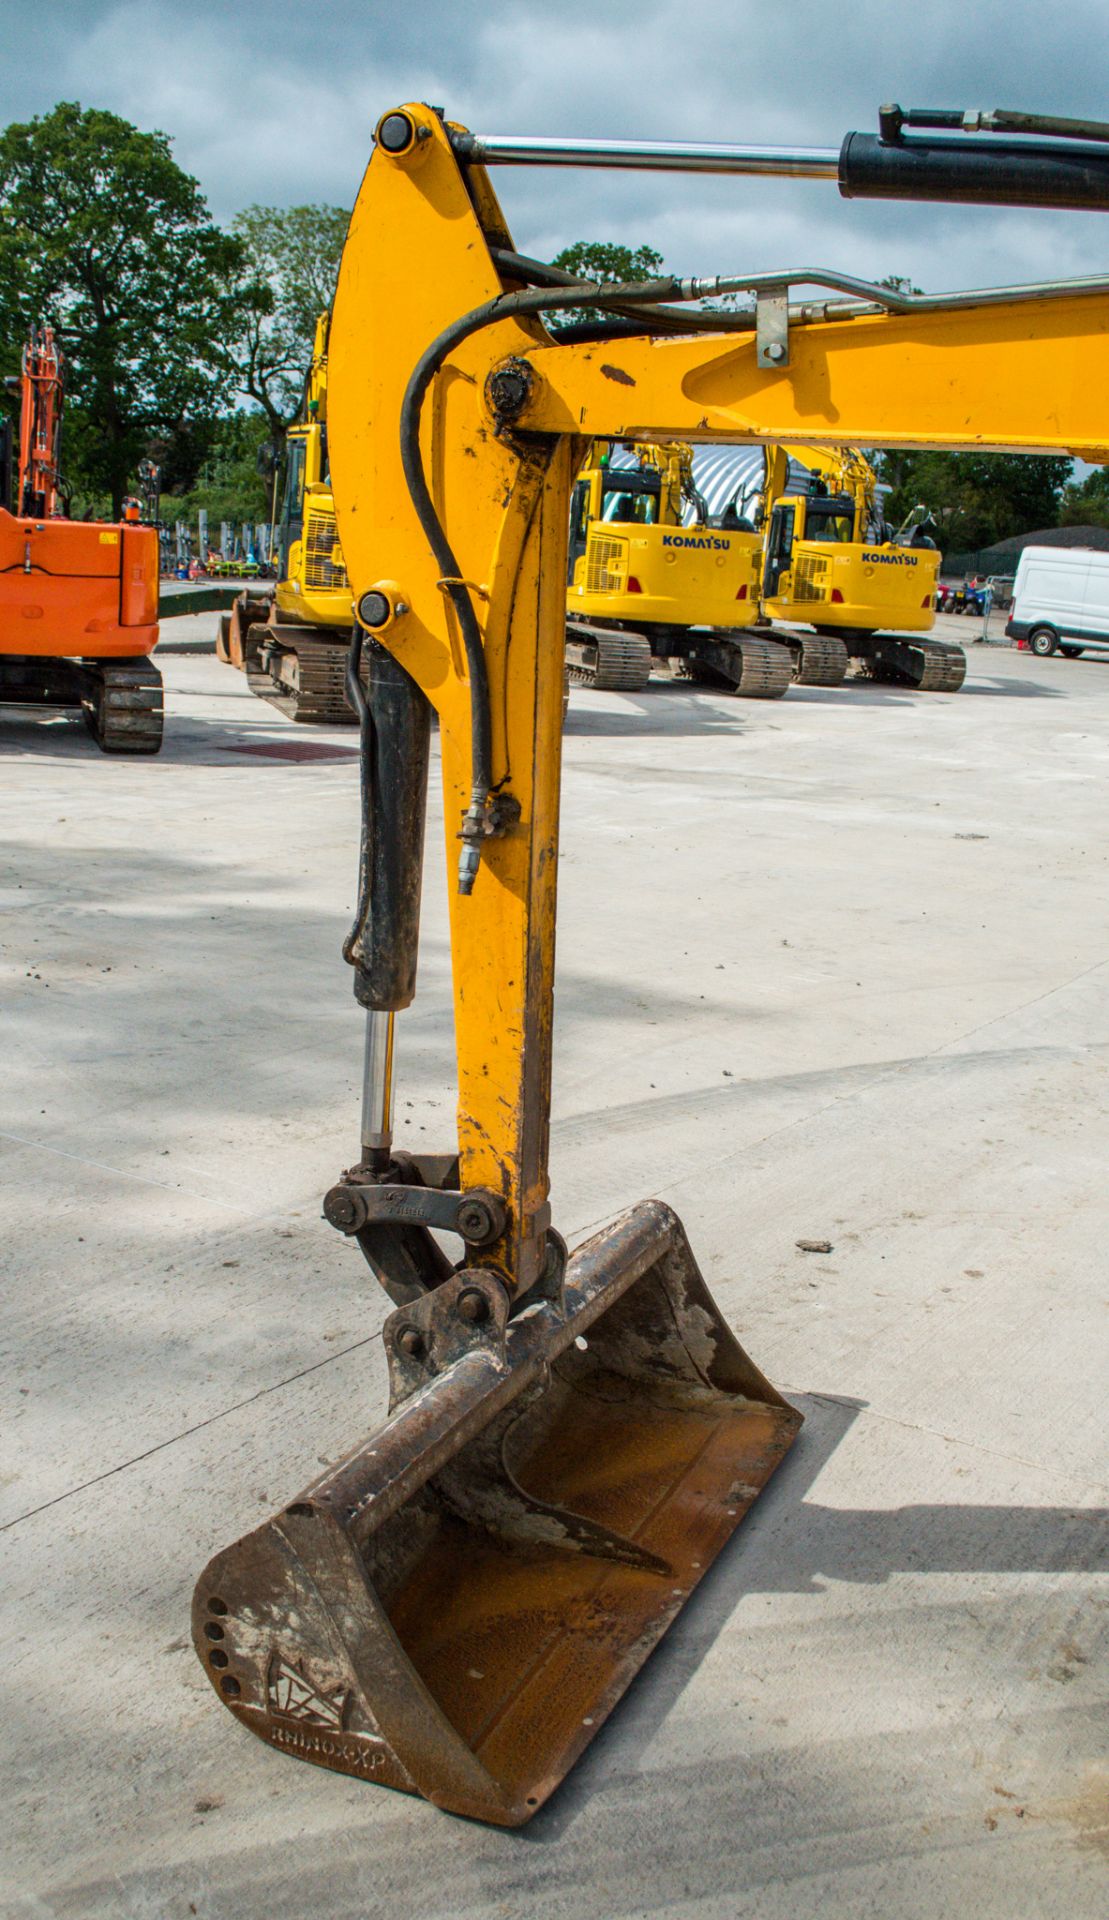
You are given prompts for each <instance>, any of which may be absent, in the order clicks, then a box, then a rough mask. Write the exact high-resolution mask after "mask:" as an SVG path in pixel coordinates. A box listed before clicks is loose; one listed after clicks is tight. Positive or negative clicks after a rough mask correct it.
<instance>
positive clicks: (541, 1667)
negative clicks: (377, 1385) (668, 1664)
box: [193, 1202, 800, 1826]
mask: <svg viewBox="0 0 1109 1920" xmlns="http://www.w3.org/2000/svg"><path fill="white" fill-rule="evenodd" d="M560 1298H561V1300H562V1301H563V1302H564V1305H560V1304H559V1302H560ZM385 1337H386V1344H387V1347H388V1349H389V1359H390V1368H391V1378H392V1389H393V1391H392V1400H391V1407H390V1413H389V1417H388V1419H387V1420H386V1422H385V1425H384V1426H383V1427H382V1428H381V1429H380V1430H379V1431H378V1432H377V1433H376V1434H375V1435H373V1436H372V1437H371V1438H370V1439H369V1440H368V1441H366V1442H365V1443H364V1444H363V1445H362V1446H361V1447H359V1448H358V1449H356V1451H355V1452H353V1453H351V1454H350V1455H349V1456H348V1457H347V1458H346V1459H345V1460H343V1461H342V1462H340V1463H339V1464H338V1465H337V1466H336V1467H335V1468H333V1469H331V1470H330V1471H329V1472H328V1473H327V1474H326V1475H324V1476H323V1477H322V1478H321V1479H320V1480H318V1481H316V1482H315V1483H314V1485H312V1486H311V1487H309V1488H308V1489H307V1491H306V1492H305V1493H303V1494H302V1495H300V1497H299V1498H298V1499H297V1500H295V1501H293V1502H292V1504H291V1505H290V1506H288V1507H287V1508H285V1509H284V1511H283V1512H282V1513H280V1514H277V1515H275V1516H274V1517H273V1518H272V1519H271V1520H270V1521H268V1522H267V1523H266V1524H265V1525H264V1526H262V1527H260V1528H258V1529H257V1530H256V1531H255V1532H254V1533H252V1534H248V1535H247V1536H246V1537H245V1538H244V1539H242V1540H240V1541H239V1542H238V1544H237V1545H236V1546H233V1547H231V1548H229V1549H228V1550H227V1551H226V1552H225V1553H222V1554H219V1555H218V1556H217V1557H216V1559H215V1560H213V1561H212V1563H211V1565H210V1566H209V1567H208V1568H207V1570H206V1571H205V1573H204V1575H203V1577H202V1579H201V1581H200V1583H199V1585H198V1587H197V1592H196V1598H195V1603H194V1616H193V1632H194V1640H195V1643H196V1647H197V1651H198V1653H199V1655H200V1657H201V1659H202V1661H203V1663H204V1665H205V1668H206V1670H207V1672H208V1674H209V1678H210V1679H211V1681H212V1684H213V1685H214V1687H215V1688H216V1690H217V1692H218V1693H219V1694H220V1696H221V1698H222V1699H223V1700H224V1701H225V1703H226V1704H227V1706H228V1707H229V1708H230V1709H231V1710H232V1712H234V1713H235V1715H236V1716H237V1717H238V1718H239V1719H241V1720H242V1721H243V1723H244V1724H245V1725H247V1726H249V1727H250V1728H251V1730H252V1731H253V1732H255V1733H257V1734H258V1735H259V1736H260V1737H261V1738H262V1739H264V1740H266V1741H268V1742H269V1743H270V1744H271V1745H273V1746H276V1747H278V1748H279V1749H280V1750H281V1751H283V1752H286V1753H290V1754H293V1755H295V1756H296V1757H298V1758H300V1759H305V1760H311V1761H313V1762H314V1763H315V1764H317V1765H319V1766H324V1767H331V1768H334V1769H336V1770H337V1771H340V1772H344V1773H349V1774H352V1775H354V1776H355V1777H357V1778H361V1779H368V1780H374V1781H377V1782H379V1783H381V1784H383V1785H386V1786H393V1787H399V1788H401V1789H403V1790H404V1791H406V1792H411V1793H420V1794H423V1795H424V1796H425V1797H426V1798H428V1799H429V1800H432V1801H434V1802H435V1803H436V1804H437V1805H439V1806H443V1807H447V1808H450V1809H452V1810H453V1811H455V1812H458V1813H463V1814H469V1815H471V1816H473V1817H474V1818H477V1819H482V1820H488V1821H492V1822H495V1823H497V1824H499V1825H507V1826H515V1825H519V1824H521V1823H522V1822H523V1821H525V1820H527V1819H529V1818H530V1817H531V1815H532V1813H534V1811H535V1810H536V1808H537V1807H538V1806H540V1805H541V1804H542V1802H543V1801H544V1800H545V1799H546V1798H547V1796H548V1795H549V1794H550V1793H551V1792H552V1791H553V1790H554V1788H555V1787H556V1786H557V1784H558V1782H559V1781H560V1780H561V1779H562V1777H563V1776H564V1774H565V1773H566V1772H567V1771H568V1769H569V1768H570V1767H571V1766H572V1765H573V1762H574V1761H575V1759H576V1758H577V1756H578V1754H579V1753H580V1752H581V1751H582V1749H583V1748H584V1747H585V1746H586V1745H587V1743H588V1741H589V1740H590V1738H591V1737H592V1734H593V1732H594V1731H595V1730H596V1728H597V1727H598V1726H599V1725H600V1724H601V1723H602V1721H603V1720H604V1719H605V1718H606V1717H607V1715H608V1713H609V1712H610V1711H611V1709H612V1707H613V1706H614V1705H615V1703H616V1701H617V1700H618V1699H619V1697H620V1695H621V1694H622V1692H623V1691H624V1689H625V1687H626V1686H627V1685H628V1683H629V1681H630V1680H631V1678H632V1676H633V1675H634V1674H635V1673H636V1671H637V1670H638V1669H639V1667H640V1666H641V1665H642V1664H643V1662H644V1660H645V1659H646V1658H647V1655H648V1654H649V1652H650V1651H651V1649H652V1647H653V1646H654V1645H655V1644H656V1643H657V1641H658V1640H659V1639H660V1638H661V1636H662V1634H663V1633H664V1632H665V1630H666V1628H667V1626H668V1625H669V1623H670V1621H671V1620H672V1619H673V1617H674V1615H675V1614H676V1613H677V1612H678V1611H679V1609H680V1608H681V1606H682V1604H683V1602H684V1601H685V1599H686V1598H687V1597H688V1595H689V1593H690V1592H691V1591H692V1589H693V1587H695V1586H696V1584H697V1582H698V1580H699V1579H700V1578H701V1575H702V1573H703V1572H704V1571H705V1569H706V1568H707V1567H708V1566H709V1565H710V1564H711V1563H712V1561H713V1560H714V1559H715V1557H716V1555H717V1554H718V1553H719V1551H720V1549H721V1548H722V1547H723V1546H724V1544H725V1542H726V1541H727V1540H728V1539H729V1538H730V1536H731V1534H732V1533H733V1532H734V1531H735V1529H736V1527H737V1526H738V1525H739V1523H740V1520H741V1519H742V1517H743V1514H744V1513H745V1512H746V1510H747V1508H748V1506H749V1505H750V1504H751V1502H752V1501H753V1500H754V1499H755V1498H756V1497H757V1495H758V1493H759V1492H760V1491H761V1489H762V1487H763V1486H764V1485H765V1483H766V1481H767V1480H768V1479H769V1477H770V1475H771V1474H772V1473H773V1471H774V1468H775V1467H776V1466H777V1465H778V1463H779V1461H780V1460H781V1458H782V1456H783V1455H784V1454H785V1453H786V1452H787V1450H788V1448H789V1446H790V1445H791V1443H792V1441H793V1438H794V1436H795V1434H796V1432H797V1429H798V1427H799V1426H800V1415H799V1414H797V1413H796V1412H795V1411H794V1409H793V1408H791V1407H790V1406H788V1405H787V1404H786V1402H785V1401H783V1400H782V1398H781V1397H780V1395H779V1394H777V1393H776V1392H775V1391H774V1389H773V1388H772V1387H771V1386H770V1385H769V1384H768V1383H767V1381H766V1380H765V1379H764V1378H763V1376H762V1375H761V1374H760V1373H759V1371H758V1369H757V1368H755V1367H754V1366H753V1365H752V1364H751V1362H750V1360H749V1359H748V1358H747V1356H746V1354H745V1353H744V1352H743V1349H742V1348H741V1347H740V1346H739V1345H738V1343H737V1342H736V1340H735V1339H734V1337H733V1336H732V1334H731V1333H730V1331H729V1330H728V1328H727V1326H726V1325H725V1323H724V1322H723V1320H722V1319H721V1317H720V1315H719V1313H718V1311H717V1309H716V1307H715V1306H714V1304H713V1301H712V1298H711V1295H710V1294H709V1292H708V1290H707V1288H706V1287H705V1284H704V1281H703V1280H702V1278H701V1275H700V1273H699V1272H698V1269H697V1267H696V1264H695V1262H694V1260H693V1257H692V1254H691V1253H690V1250H689V1246H688V1243H687V1241H686V1238H685V1234H684V1232H683V1230H682V1227H681V1224H680V1222H679V1221H678V1220H677V1218H676V1217H675V1215H674V1214H673V1213H671V1211H670V1210H669V1208H667V1207H664V1206H662V1205H660V1204H659V1203H657V1202H647V1203H645V1204H644V1205H642V1206H640V1207H637V1208H636V1209H634V1210H633V1211H632V1212H631V1213H629V1214H626V1215H625V1216H624V1217H623V1218H622V1219H621V1220H618V1221H617V1222H616V1223H615V1224H614V1226H612V1227H611V1228H609V1229H607V1230H606V1231H605V1232H604V1233H601V1234H598V1235H596V1236H595V1237H594V1238H593V1239H592V1240H590V1241H588V1242H587V1243H586V1245H585V1246H584V1247H581V1248H580V1249H579V1250H578V1252H577V1253H576V1254H574V1255H573V1256H572V1258H571V1259H570V1261H569V1263H568V1266H567V1269H566V1273H565V1279H564V1286H563V1289H562V1292H561V1296H560V1295H559V1292H558V1289H553V1290H552V1297H551V1298H549V1299H543V1298H539V1299H538V1300H537V1301H536V1302H535V1303H534V1304H533V1305H531V1306H530V1307H529V1308H528V1310H527V1311H526V1312H522V1313H520V1314H518V1315H517V1317H516V1318H515V1319H511V1320H510V1319H509V1318H508V1313H507V1297H506V1295H505V1293H504V1289H503V1288H502V1287H501V1285H500V1282H499V1281H498V1280H497V1279H496V1278H495V1277H494V1276H493V1275H491V1274H490V1273H488V1272H485V1271H470V1272H462V1273H459V1274H456V1275H455V1276H453V1278H452V1279H451V1280H450V1281H448V1282H446V1283H445V1284H444V1285H443V1286H442V1287H440V1288H437V1289H436V1290H435V1292H434V1293H432V1294H429V1295H427V1296H426V1297H425V1298H424V1299H423V1300H420V1301H418V1302H416V1303H414V1305H413V1306H411V1307H404V1308H400V1309H398V1311H397V1312H396V1313H394V1314H392V1315H391V1316H390V1319H389V1321H388V1322H387V1325H386V1334H385Z"/></svg>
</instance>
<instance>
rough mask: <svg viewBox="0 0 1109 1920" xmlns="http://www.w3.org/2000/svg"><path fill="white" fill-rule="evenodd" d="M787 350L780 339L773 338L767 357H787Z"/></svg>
mask: <svg viewBox="0 0 1109 1920" xmlns="http://www.w3.org/2000/svg"><path fill="white" fill-rule="evenodd" d="M785 351H786V350H785V348H784V347H783V345H782V343H781V341H780V340H772V341H771V342H770V345H769V346H768V347H767V349H766V357H767V359H768V360H782V359H784V358H785Z"/></svg>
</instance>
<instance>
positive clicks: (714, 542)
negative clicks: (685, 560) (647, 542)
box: [662, 533, 732, 553]
mask: <svg viewBox="0 0 1109 1920" xmlns="http://www.w3.org/2000/svg"><path fill="white" fill-rule="evenodd" d="M662 544H663V546H664V547H703V548H708V549H709V551H710V552H715V553H720V552H724V553H730V552H731V548H732V543H731V541H730V540H721V539H720V538H719V536H718V535H717V534H715V533H664V534H663V536H662Z"/></svg>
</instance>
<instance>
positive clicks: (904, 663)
mask: <svg viewBox="0 0 1109 1920" xmlns="http://www.w3.org/2000/svg"><path fill="white" fill-rule="evenodd" d="M863 661H864V665H865V669H866V672H867V673H868V674H869V676H870V678H871V679H872V680H879V681H882V682H883V683H884V684H885V685H887V686H894V687H912V688H914V689H915V690H916V691H917V692H919V693H958V691H959V688H960V687H961V686H962V684H963V681H964V680H965V679H966V676H967V657H966V654H965V653H964V652H963V649H962V647H955V646H951V645H949V644H947V643H946V642H945V641H943V640H907V639H905V638H903V637H901V636H898V635H892V634H884V633H880V634H875V636H874V638H873V640H872V641H871V642H870V645H869V647H868V649H867V651H866V653H865V654H864V655H863Z"/></svg>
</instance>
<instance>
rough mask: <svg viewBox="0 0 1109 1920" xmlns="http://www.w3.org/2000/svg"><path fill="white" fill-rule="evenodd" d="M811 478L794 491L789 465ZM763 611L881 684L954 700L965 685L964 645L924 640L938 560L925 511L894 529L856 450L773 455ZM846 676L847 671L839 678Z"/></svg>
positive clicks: (797, 449) (932, 614)
mask: <svg viewBox="0 0 1109 1920" xmlns="http://www.w3.org/2000/svg"><path fill="white" fill-rule="evenodd" d="M791 458H793V459H796V460H799V461H801V462H803V463H804V465H805V466H807V467H808V468H809V469H810V473H811V478H810V480H809V484H808V486H807V488H806V489H805V490H804V491H803V492H791V491H790V489H789V479H788V476H789V463H790V459H791ZM764 512H765V516H766V517H765V525H764V539H765V550H764V560H763V578H762V605H763V611H764V613H765V614H766V615H767V616H768V617H769V618H770V619H773V620H806V621H810V622H811V623H812V625H813V627H814V628H815V630H816V632H817V634H818V635H820V636H822V637H823V638H824V639H825V640H826V641H827V643H829V644H830V646H832V647H833V648H838V649H839V650H840V651H841V654H842V660H843V667H844V669H846V664H847V656H848V655H849V654H852V655H854V656H855V657H856V658H857V659H858V660H860V661H861V662H862V663H863V665H864V666H865V668H866V671H867V673H868V674H869V675H870V676H871V678H873V679H875V680H885V681H890V682H893V683H895V684H897V685H901V686H909V687H918V688H920V689H922V690H923V691H925V692H939V693H956V692H958V689H959V688H960V687H961V686H962V684H963V681H964V679H965V678H966V669H967V663H966V654H965V653H964V652H963V649H962V647H958V646H952V645H950V644H947V643H945V642H944V641H942V640H934V639H931V638H925V637H924V636H925V635H927V634H928V633H929V631H930V629H931V627H932V626H933V624H934V622H935V618H936V582H937V580H938V578H939V571H940V555H939V550H938V548H937V546H936V543H935V541H934V540H933V538H932V531H933V530H934V529H933V528H932V525H931V522H930V521H929V519H928V516H927V514H926V511H925V509H924V508H923V507H920V508H918V509H917V510H916V511H915V512H914V513H913V514H911V515H910V517H909V519H908V521H907V522H906V524H905V525H904V527H901V528H898V529H897V530H896V531H894V530H893V529H891V528H890V527H888V526H887V525H886V523H885V520H884V518H883V515H882V509H881V504H880V501H879V496H878V479H877V475H876V474H875V472H874V469H873V467H872V466H871V464H870V462H869V460H868V459H867V458H866V456H865V454H863V453H861V452H859V451H858V449H857V448H854V447H836V448H826V447H803V446H788V447H775V448H773V449H771V450H770V451H769V452H768V454H767V474H766V489H765V506H764ZM841 678H842V674H841Z"/></svg>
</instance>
